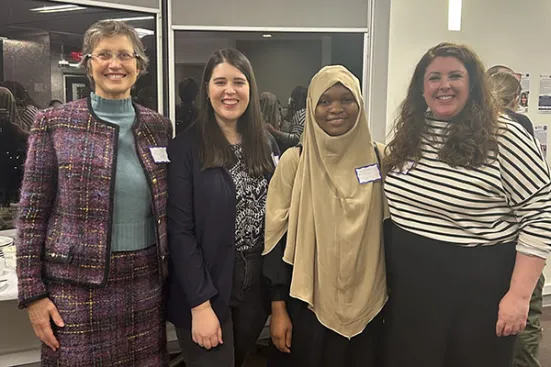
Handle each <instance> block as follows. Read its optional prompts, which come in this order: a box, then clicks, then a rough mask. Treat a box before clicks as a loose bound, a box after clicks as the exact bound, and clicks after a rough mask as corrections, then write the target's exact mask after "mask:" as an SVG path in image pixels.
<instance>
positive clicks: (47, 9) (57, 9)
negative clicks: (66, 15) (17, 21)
mask: <svg viewBox="0 0 551 367" xmlns="http://www.w3.org/2000/svg"><path fill="white" fill-rule="evenodd" d="M82 9H86V8H85V7H83V6H78V5H56V6H43V7H41V8H34V9H30V10H31V11H34V12H36V13H40V14H48V13H61V12H66V11H74V10H82Z"/></svg>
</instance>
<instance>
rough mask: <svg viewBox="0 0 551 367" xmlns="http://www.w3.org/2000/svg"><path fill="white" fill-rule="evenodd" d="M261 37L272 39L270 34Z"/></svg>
mask: <svg viewBox="0 0 551 367" xmlns="http://www.w3.org/2000/svg"><path fill="white" fill-rule="evenodd" d="M262 37H264V38H272V35H271V34H263V35H262Z"/></svg>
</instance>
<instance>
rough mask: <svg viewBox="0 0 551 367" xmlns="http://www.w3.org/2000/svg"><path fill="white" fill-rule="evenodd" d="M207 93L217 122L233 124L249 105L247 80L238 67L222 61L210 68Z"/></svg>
mask: <svg viewBox="0 0 551 367" xmlns="http://www.w3.org/2000/svg"><path fill="white" fill-rule="evenodd" d="M207 94H208V97H209V99H210V103H211V105H212V108H213V109H214V115H215V117H216V121H217V122H218V123H219V124H226V125H233V124H236V123H237V120H239V118H240V117H241V116H242V115H243V113H245V111H246V110H247V107H248V106H249V98H250V85H249V81H248V80H247V77H246V76H245V74H243V73H242V72H241V71H240V70H239V69H238V68H236V67H235V66H233V65H231V64H229V63H227V62H223V63H220V64H218V65H216V67H214V69H213V70H212V75H211V77H210V80H209V82H208V91H207Z"/></svg>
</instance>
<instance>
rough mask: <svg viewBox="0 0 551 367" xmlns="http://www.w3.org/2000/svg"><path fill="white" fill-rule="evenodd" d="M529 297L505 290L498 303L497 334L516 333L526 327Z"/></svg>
mask: <svg viewBox="0 0 551 367" xmlns="http://www.w3.org/2000/svg"><path fill="white" fill-rule="evenodd" d="M529 308H530V298H525V297H522V296H519V295H517V294H515V293H514V292H511V291H509V292H507V294H506V295H505V296H504V297H503V298H502V299H501V302H500V303H499V313H498V318H497V324H496V334H497V336H509V335H516V334H518V333H520V332H521V331H523V330H524V328H525V327H526V320H527V318H528V309H529Z"/></svg>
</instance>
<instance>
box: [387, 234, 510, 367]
mask: <svg viewBox="0 0 551 367" xmlns="http://www.w3.org/2000/svg"><path fill="white" fill-rule="evenodd" d="M387 240H388V241H387V244H386V256H387V272H388V282H389V287H390V300H389V303H388V305H387V308H386V310H385V331H386V343H385V344H386V347H385V361H386V367H419V366H423V367H467V366H468V367H507V366H511V365H512V356H513V348H514V343H515V337H513V336H511V337H497V336H496V323H497V318H498V309H499V303H500V301H501V299H502V298H503V296H504V295H505V294H506V293H507V291H508V289H509V283H510V281H511V276H512V273H513V268H514V265H515V258H516V250H515V243H504V244H498V245H495V246H479V247H464V246H459V245H457V244H454V243H448V242H442V241H436V240H432V239H429V238H426V237H423V236H419V235H415V234H413V233H411V232H408V231H405V230H403V229H401V228H399V227H398V226H396V225H392V229H391V231H390V236H389V238H387Z"/></svg>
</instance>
